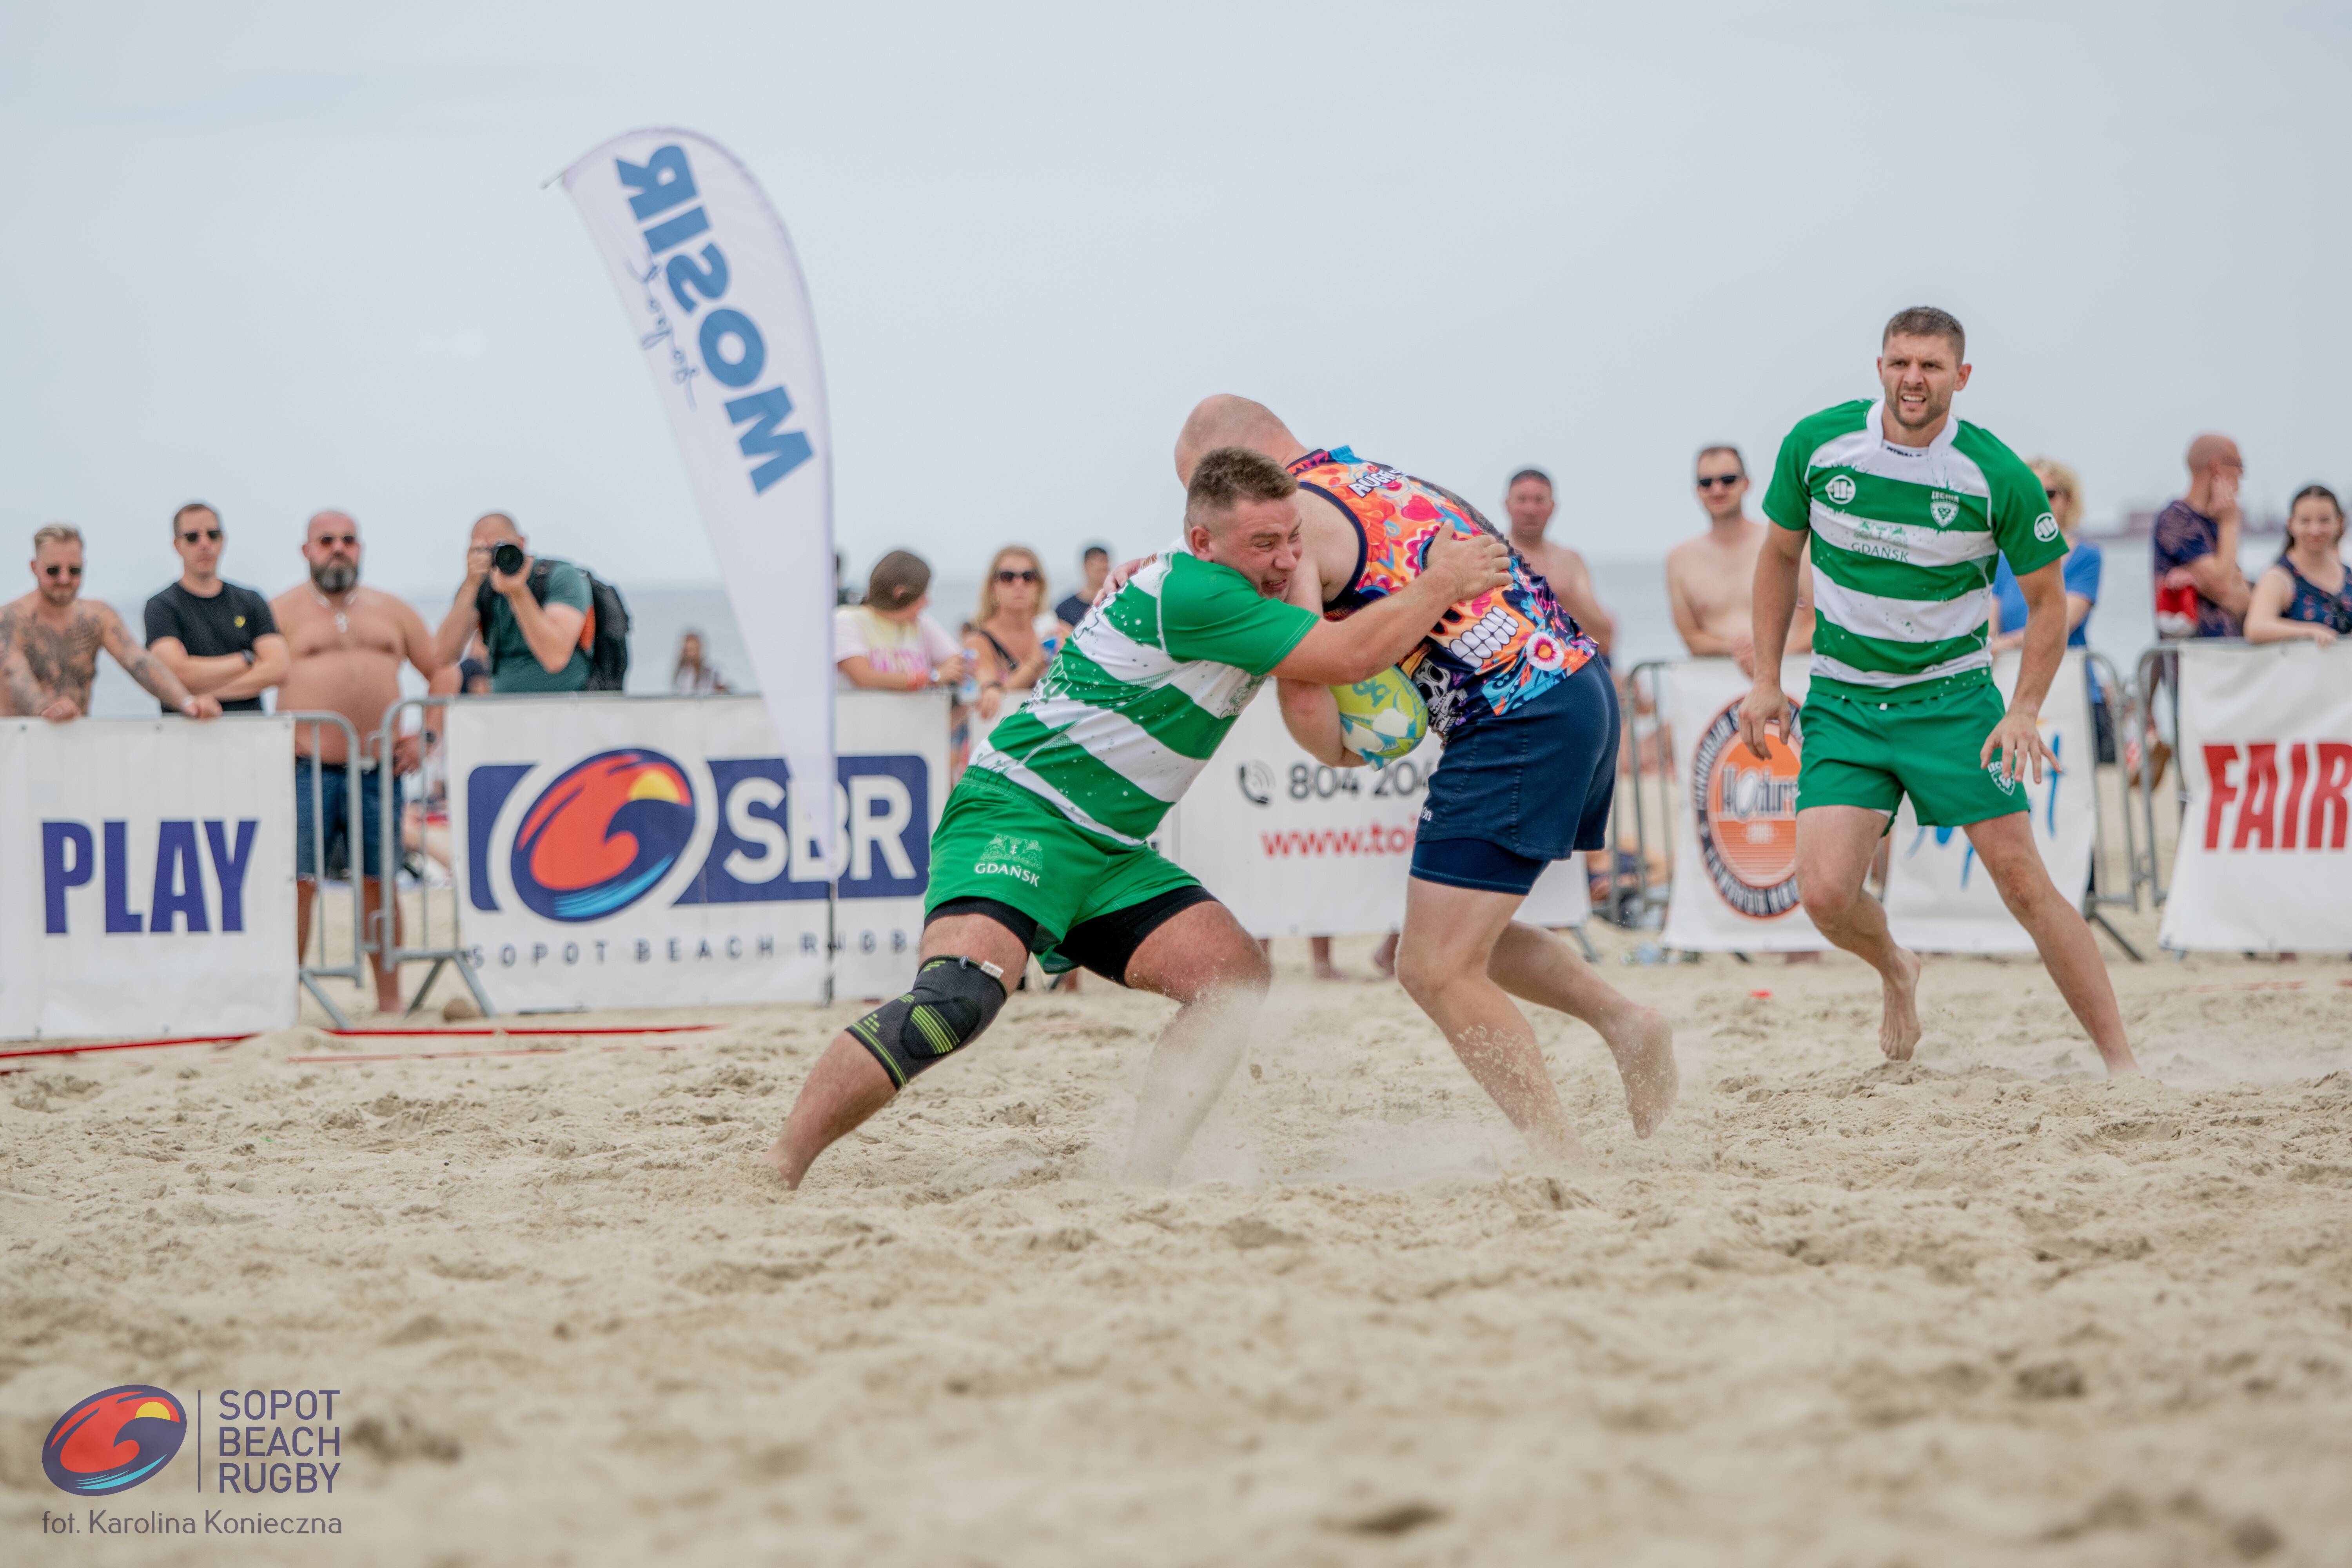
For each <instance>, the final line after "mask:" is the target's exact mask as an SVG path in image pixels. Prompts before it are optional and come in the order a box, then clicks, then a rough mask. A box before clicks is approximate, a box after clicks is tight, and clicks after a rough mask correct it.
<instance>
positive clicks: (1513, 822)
mask: <svg viewBox="0 0 2352 1568" xmlns="http://www.w3.org/2000/svg"><path fill="white" fill-rule="evenodd" d="M1617 730H1618V718H1617V688H1616V687H1615V685H1613V684H1612V682H1611V680H1610V679H1609V671H1608V669H1607V668H1606V667H1605V666H1603V665H1602V664H1601V661H1600V660H1598V659H1594V660H1591V661H1589V662H1588V663H1586V664H1585V665H1584V667H1583V668H1580V669H1579V670H1578V671H1577V672H1576V673H1575V674H1574V675H1571V676H1570V677H1569V678H1568V679H1565V680H1563V681H1561V682H1560V683H1559V685H1557V686H1554V687H1553V688H1552V689H1550V690H1549V691H1547V692H1544V693H1543V694H1542V695H1541V696H1539V697H1537V698H1535V699H1534V700H1531V701H1529V702H1527V703H1525V704H1523V705H1522V706H1520V707H1517V708H1514V709H1512V710H1509V711H1508V712H1506V713H1503V714H1500V715H1497V716H1495V717H1491V718H1486V719H1481V720H1479V721H1477V722H1476V723H1475V724H1472V725H1471V726H1470V727H1469V728H1467V729H1466V730H1464V731H1460V732H1458V733H1457V734H1456V735H1455V736H1454V739H1453V740H1452V741H1451V742H1448V743H1447V745H1446V748H1445V755H1444V759H1443V760H1442V761H1440V762H1439V763H1438V764H1437V771H1436V772H1435V773H1433V774H1431V775H1430V780H1429V798H1428V800H1427V802H1426V803H1425V804H1424V805H1423V806H1422V808H1421V826H1420V831H1419V833H1418V834H1417V835H1416V836H1415V840H1414V843H1413V847H1412V874H1413V875H1414V876H1416V877H1418V878H1420V879H1422V880H1423V881H1424V882H1443V883H1445V884H1446V885H1448V886H1450V887H1455V888H1478V889H1486V890H1488V891H1492V892H1499V893H1518V894H1521V895H1524V894H1525V893H1526V892H1527V891H1528V889H1531V888H1533V887H1534V886H1535V885H1536V878H1537V877H1538V876H1540V875H1541V874H1542V872H1543V868H1545V867H1546V866H1547V865H1549V864H1550V863H1551V862H1552V861H1554V860H1564V859H1566V858H1568V857H1569V856H1570V855H1573V854H1575V853H1576V852H1577V851H1579V850H1582V849H1602V848H1606V847H1608V844H1609V801H1610V797H1611V796H1612V795H1614V794H1615V793H1616V788H1617Z"/></svg>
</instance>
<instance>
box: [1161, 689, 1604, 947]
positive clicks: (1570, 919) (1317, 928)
mask: <svg viewBox="0 0 2352 1568" xmlns="http://www.w3.org/2000/svg"><path fill="white" fill-rule="evenodd" d="M1443 756H1444V751H1443V749H1442V748H1440V747H1439V745H1438V744H1437V742H1435V741H1430V742H1424V743H1423V745H1422V746H1421V747H1420V749H1418V750H1417V751H1415V752H1413V753H1412V755H1411V756H1408V757H1403V758H1401V759H1399V760H1398V761H1396V762H1393V763H1390V764H1389V765H1388V766H1387V767H1385V768H1381V769H1378V770H1375V769H1372V768H1369V767H1364V768H1334V767H1328V766H1326V765H1325V764H1323V763H1318V762H1317V761H1316V760H1315V759H1314V758H1313V757H1311V756H1309V755H1308V754H1307V752H1305V751H1303V750H1301V749H1300V748H1299V745H1298V742H1296V741H1293V740H1292V739H1291V738H1290V731H1288V730H1286V728H1284V726H1283V722H1282V710H1281V707H1280V705H1279V704H1278V703H1277V702H1276V700H1275V698H1274V694H1273V693H1272V692H1271V691H1268V692H1265V693H1264V694H1262V695H1261V696H1260V698H1259V699H1258V700H1256V701H1254V702H1252V703H1251V704H1250V705H1249V707H1248V708H1246V709H1244V710H1243V712H1242V716H1241V718H1240V719H1239V720H1238V721H1235V722H1234V727H1233V730H1232V731H1231V732H1230V733H1229V734H1227V735H1226V737H1225V741H1224V743H1223V745H1222V746H1220V747H1219V748H1218V751H1217V756H1216V759H1215V760H1214V761H1213V762H1212V763H1210V764H1209V765H1208V766H1207V767H1206V768H1205V769H1203V770H1202V773H1201V776H1200V777H1199V778H1198V779H1197V780H1195V781H1194V782H1193V784H1192V789H1191V790H1189V791H1188V792H1186V794H1185V795H1184V797H1183V799H1181V800H1180V801H1178V802H1177V803H1176V808H1175V810H1173V811H1171V812H1170V813H1169V814H1168V820H1167V823H1166V825H1165V826H1163V828H1162V830H1161V837H1160V847H1161V848H1162V849H1163V850H1164V851H1165V852H1166V853H1167V854H1168V855H1169V856H1170V858H1172V859H1173V860H1175V862H1176V863H1177V864H1178V865H1180V866H1181V867H1183V868H1184V869H1186V870H1187V871H1190V872H1192V875H1194V876H1196V877H1198V878H1200V879H1201V881H1202V885H1203V886H1205V887H1206V888H1207V889H1209V891H1210V892H1212V893H1214V894H1215V895H1216V896H1217V897H1218V898H1219V899H1220V900H1223V903H1224V904H1225V906H1226V907H1227V908H1228V909H1230V910H1233V911H1234V919H1236V920H1238V921H1240V922H1241V924H1242V929H1243V930H1244V931H1248V932H1249V933H1250V934H1251V935H1253V936H1262V937H1263V936H1372V935H1380V934H1382V933H1385V932H1387V931H1392V930H1394V929H1396V927H1397V926H1398V925H1399V924H1400V923H1401V922H1402V921H1403V919H1404V895H1405V882H1406V879H1407V878H1408V877H1409V876H1410V874H1411V871H1412V845H1413V836H1414V830H1415V827H1416V826H1417V824H1418V820H1419V817H1420V815H1421V806H1422V800H1423V795H1425V794H1426V792H1427V790H1428V787H1429V775H1430V773H1432V772H1433V770H1434V769H1435V768H1436V766H1437V764H1438V762H1439V760H1440V759H1441V758H1442V757H1443ZM1590 912H1591V906H1590V904H1589V902H1588V901H1587V897H1586V890H1585V879H1584V868H1583V861H1582V858H1577V859H1574V860H1566V861H1561V862H1559V863H1558V864H1556V865H1554V866H1553V867H1552V868H1550V869H1549V870H1548V871H1546V872H1545V873H1544V875H1543V877H1542V879H1540V880H1538V882H1537V883H1536V889H1535V891H1534V893H1533V894H1531V895H1530V896H1529V897H1528V902H1527V903H1526V905H1525V906H1523V908H1522V910H1521V914H1520V918H1521V919H1523V920H1527V921H1531V922H1534V923H1536V924H1540V925H1547V926H1566V925H1580V924H1581V923H1583V921H1584V920H1585V918H1586V916H1587V915H1588V914H1589V913H1590Z"/></svg>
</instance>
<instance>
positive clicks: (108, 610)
mask: <svg viewBox="0 0 2352 1568" xmlns="http://www.w3.org/2000/svg"><path fill="white" fill-rule="evenodd" d="M124 629H125V628H124V626H123V625H122V616H121V615H120V614H119V613H117V612H116V610H115V608H114V606H113V605H110V604H108V603H107V602H106V601H105V600H103V599H81V600H78V601H76V602H75V605H74V630H76V631H78V632H80V633H83V634H84V635H85V636H87V635H88V634H89V633H92V632H95V633H97V634H98V635H99V636H100V637H112V636H113V635H114V634H115V633H117V632H120V631H122V630H124Z"/></svg>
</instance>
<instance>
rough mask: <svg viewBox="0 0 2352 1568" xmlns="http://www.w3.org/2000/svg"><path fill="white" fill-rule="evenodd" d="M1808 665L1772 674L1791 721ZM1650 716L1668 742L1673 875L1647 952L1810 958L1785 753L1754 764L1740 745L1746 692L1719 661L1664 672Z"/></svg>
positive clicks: (1791, 754)
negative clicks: (1656, 717) (1656, 947)
mask: <svg viewBox="0 0 2352 1568" xmlns="http://www.w3.org/2000/svg"><path fill="white" fill-rule="evenodd" d="M1810 665H1811V661H1810V660H1809V659H1807V658H1806V657H1805V656H1804V655H1802V654H1796V655H1792V656H1790V658H1787V659H1785V660H1783V661H1782V663H1781V667H1780V686H1781V689H1782V690H1784V691H1786V692H1788V694H1789V700H1790V702H1792V703H1795V704H1797V705H1798V706H1799V707H1800V709H1801V707H1802V705H1803V703H1804V700H1805V693H1806V690H1807V689H1808V688H1809V685H1810V678H1809V676H1808V673H1807V672H1808V669H1809V668H1810ZM1664 686H1665V696H1664V701H1663V702H1662V703H1661V704H1660V706H1662V707H1663V708H1664V710H1665V714H1664V717H1665V721H1666V723H1667V725H1668V726H1669V728H1670V729H1671V731H1672V732H1673V737H1674V746H1673V753H1672V754H1673V758H1674V764H1675V769H1676V770H1677V772H1676V775H1675V781H1674V783H1675V794H1676V796H1677V799H1676V801H1675V873H1674V885H1673V888H1672V889H1671V892H1670V895H1669V897H1668V899H1667V901H1666V923H1665V929H1664V931H1660V932H1659V933H1658V941H1659V942H1661V943H1663V944H1664V945H1665V946H1667V947H1671V948H1680V949H1682V950H1683V951H1685V952H1820V951H1822V950H1823V949H1825V948H1827V947H1828V946H1829V942H1827V941H1826V940H1824V939H1823V937H1822V933H1821V932H1820V931H1815V930H1814V929H1813V922H1812V921H1811V919H1810V918H1809V917H1808V916H1807V915H1806V913H1805V910H1804V906H1803V905H1802V904H1801V902H1799V894H1798V889H1797V765H1798V760H1799V758H1801V756H1802V755H1803V752H1804V728H1805V724H1804V715H1803V713H1802V712H1801V711H1800V713H1799V714H1798V717H1797V734H1796V737H1795V741H1796V743H1795V744H1794V745H1788V744H1784V743H1782V742H1773V744H1772V748H1771V749H1772V755H1771V756H1770V757H1769V758H1767V759H1761V760H1759V758H1758V757H1757V756H1756V754H1755V753H1754V752H1750V751H1748V747H1747V746H1746V744H1745V743H1743V742H1741V741H1740V739H1739V700H1740V699H1741V698H1743V697H1745V696H1747V695H1748V686H1749V681H1748V677H1746V676H1744V675H1742V674H1740V673H1739V667H1738V665H1736V664H1734V663H1732V662H1731V660H1729V659H1727V658H1695V659H1688V660H1685V661H1684V662H1681V663H1677V664H1669V665H1667V666H1666V667H1665V681H1664Z"/></svg>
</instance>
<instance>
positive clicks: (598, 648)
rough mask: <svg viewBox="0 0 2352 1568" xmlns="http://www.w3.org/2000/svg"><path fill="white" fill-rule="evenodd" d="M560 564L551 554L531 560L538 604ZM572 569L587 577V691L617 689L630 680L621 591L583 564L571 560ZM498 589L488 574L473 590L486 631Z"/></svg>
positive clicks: (583, 637)
mask: <svg viewBox="0 0 2352 1568" xmlns="http://www.w3.org/2000/svg"><path fill="white" fill-rule="evenodd" d="M560 564H562V563H560V562H558V561H557V560H556V559H555V558H554V557H553V556H541V557H540V558H539V559H538V560H535V561H533V562H532V563H530V579H529V586H530V596H531V597H532V598H534V599H537V600H538V601H539V602H540V603H541V604H542V605H543V604H545V603H547V577H548V574H549V573H551V572H552V571H553V570H554V569H555V568H556V567H557V566H558V565H560ZM572 570H573V571H575V572H577V573H579V574H580V575H582V576H583V577H585V578H587V579H588V621H587V624H586V625H585V626H582V627H581V628H580V646H581V647H582V648H583V649H584V650H585V651H586V652H587V655H588V686H587V689H588V690H590V691H619V690H621V689H623V688H624V687H625V686H626V685H627V684H628V679H629V606H628V603H627V601H625V600H624V599H623V598H622V597H621V591H620V590H619V589H618V588H615V587H614V586H613V584H610V583H607V582H605V581H604V579H603V578H602V577H599V576H597V575H596V574H594V573H593V572H591V571H590V570H588V568H586V567H585V566H583V565H580V564H579V563H576V562H575V563H572ZM496 597H497V590H496V589H494V588H492V587H491V586H490V580H489V579H488V577H484V578H483V579H482V585H481V586H480V587H478V588H477V589H475V590H474V616H475V618H476V619H477V620H478V621H479V622H480V623H481V625H482V626H483V628H484V630H485V631H486V632H487V630H488V626H489V624H490V602H491V600H493V599H494V598H496Z"/></svg>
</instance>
